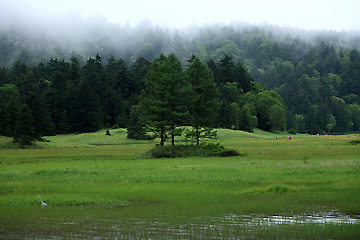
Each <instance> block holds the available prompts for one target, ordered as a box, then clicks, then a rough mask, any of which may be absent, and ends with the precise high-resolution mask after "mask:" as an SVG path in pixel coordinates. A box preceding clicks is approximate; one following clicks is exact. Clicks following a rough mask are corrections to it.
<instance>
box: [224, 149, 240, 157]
mask: <svg viewBox="0 0 360 240" xmlns="http://www.w3.org/2000/svg"><path fill="white" fill-rule="evenodd" d="M219 156H220V157H233V156H240V153H239V152H238V151H236V150H234V149H225V150H223V151H221V152H220V153H219Z"/></svg>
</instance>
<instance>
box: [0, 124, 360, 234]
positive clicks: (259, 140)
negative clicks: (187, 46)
mask: <svg viewBox="0 0 360 240" xmlns="http://www.w3.org/2000/svg"><path fill="white" fill-rule="evenodd" d="M111 134H112V135H111V136H106V135H105V131H101V132H97V133H91V134H80V135H63V136H54V137H48V138H47V139H48V140H50V142H42V143H37V145H36V146H34V147H33V148H35V149H25V150H24V149H22V150H15V149H3V150H0V162H1V163H0V189H1V190H0V191H1V194H0V206H1V210H0V234H1V235H3V236H5V237H6V236H8V237H9V238H11V236H20V237H26V236H30V237H31V236H33V237H36V236H39V237H40V238H41V237H44V238H48V237H49V236H76V234H77V236H79V238H91V237H92V235H89V232H92V233H93V234H95V235H94V236H93V237H95V236H110V237H111V236H117V235H118V234H120V233H122V234H123V235H124V238H125V236H128V238H131V237H129V236H138V237H141V236H143V237H144V238H150V237H152V238H159V236H162V233H161V232H160V233H159V232H156V233H153V234H154V235H151V234H150V235H148V234H149V231H148V229H162V228H164V226H165V229H166V228H167V229H170V228H171V226H172V229H174V230H173V231H175V232H176V231H177V230H179V229H181V227H182V228H185V229H182V230H183V231H185V232H186V230H188V232H189V234H190V235H191V236H194V237H196V236H200V237H202V238H204V239H207V238H209V236H212V237H214V236H215V235H216V234H223V235H224V236H226V235H228V236H233V237H234V236H247V238H250V239H251V238H256V237H262V238H263V237H265V236H269V239H271V238H274V239H278V238H287V237H289V236H296V238H299V239H301V238H307V239H309V236H311V235H312V233H316V234H313V235H312V236H313V239H319V238H332V239H341V238H344V236H345V238H347V239H356V236H359V231H360V230H359V229H360V227H359V224H343V225H334V224H325V225H324V224H307V225H301V224H300V225H299V224H297V225H295V226H294V225H288V224H282V225H279V226H277V227H276V228H272V227H269V228H266V227H264V225H261V224H259V225H258V226H257V227H255V230H254V227H253V226H251V227H249V226H248V227H246V226H243V227H240V228H239V226H238V225H237V227H236V226H231V225H229V226H223V227H221V228H220V227H218V228H214V229H211V228H209V227H208V228H207V229H208V231H206V230H204V226H205V227H206V226H208V225H209V226H210V225H211V224H212V225H214V226H216V223H215V222H216V221H219V222H221V221H223V220H220V219H221V218H223V217H225V216H227V215H236V216H243V215H254V214H255V215H263V216H267V215H269V216H272V215H281V216H292V215H304V214H312V213H319V212H337V213H341V214H346V215H359V214H360V188H359V186H360V148H359V145H351V144H350V143H349V140H348V139H347V136H308V135H294V136H292V140H287V135H286V134H278V135H274V134H270V133H265V132H262V131H255V133H253V134H250V133H244V132H241V131H231V130H218V135H219V139H217V140H212V141H208V142H213V143H217V142H219V143H221V145H224V146H225V147H226V148H230V149H235V150H237V151H239V152H246V153H247V154H246V156H238V157H227V158H220V157H211V158H206V157H188V158H172V159H151V158H143V156H144V154H145V153H146V152H147V151H149V150H150V149H151V148H153V146H154V145H155V144H156V143H157V142H156V141H140V142H138V141H132V140H128V139H126V133H125V131H123V130H112V131H111ZM275 137H278V140H276V139H275ZM7 141H8V139H5V138H2V139H0V145H1V146H3V148H7V147H8V146H9V145H8V144H7ZM177 144H184V143H182V142H181V141H180V140H179V141H178V142H177ZM39 195H41V196H42V198H43V200H44V201H45V202H46V203H47V204H48V205H49V207H47V208H43V207H41V205H40V200H39V197H38V196H39ZM214 219H218V220H214ZM214 221H215V222H214ZM159 222H160V223H163V225H161V226H158V225H155V227H154V223H159ZM196 223H198V225H199V228H196V227H194V226H197V225H196ZM93 226H97V228H96V227H95V228H93ZM109 226H113V228H112V230H109V228H108V227H109ZM176 226H178V227H176ZM137 227H139V229H137ZM95 229H97V230H95ZM101 229H102V230H101ZM106 229H107V230H106ZM141 229H143V230H144V231H142V230H141ZM291 229H297V230H296V231H298V232H297V234H295V235H293V234H294V231H292V230H291ZM320 230H321V231H320ZM214 232H215V233H214ZM344 233H345V234H346V235H344ZM64 234H65V235H64ZM66 234H70V235H66ZM86 234H88V235H86ZM109 234H110V235H109ZM137 234H138V235H137ZM141 234H143V235H141ZM163 234H164V236H165V233H163ZM207 234H209V236H208V235H207ZM318 234H320V235H318ZM321 234H322V235H321ZM86 236H87V237H86ZM341 236H342V237H341ZM169 238H173V237H169ZM184 238H187V237H186V236H185V237H184Z"/></svg>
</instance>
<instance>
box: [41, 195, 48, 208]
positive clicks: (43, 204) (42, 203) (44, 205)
mask: <svg viewBox="0 0 360 240" xmlns="http://www.w3.org/2000/svg"><path fill="white" fill-rule="evenodd" d="M39 198H40V201H41V206H43V207H47V204H46V203H44V202H43V200H42V199H41V196H39Z"/></svg>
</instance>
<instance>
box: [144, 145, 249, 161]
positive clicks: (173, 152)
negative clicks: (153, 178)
mask: <svg viewBox="0 0 360 240" xmlns="http://www.w3.org/2000/svg"><path fill="white" fill-rule="evenodd" d="M245 154H246V153H241V154H240V153H239V152H238V151H236V150H234V149H225V147H224V146H221V145H220V144H219V143H217V144H214V143H207V144H200V145H169V146H163V147H160V146H157V147H155V148H153V149H151V150H150V151H149V153H148V155H149V156H151V157H154V158H176V157H194V156H198V157H231V156H240V155H245Z"/></svg>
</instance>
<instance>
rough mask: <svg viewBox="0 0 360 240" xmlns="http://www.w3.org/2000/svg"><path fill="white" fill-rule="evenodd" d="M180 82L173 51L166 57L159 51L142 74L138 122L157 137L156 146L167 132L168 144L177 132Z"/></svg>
mask: <svg viewBox="0 0 360 240" xmlns="http://www.w3.org/2000/svg"><path fill="white" fill-rule="evenodd" d="M184 83H185V82H184V76H183V71H182V67H181V63H180V61H179V60H178V59H177V57H176V56H175V55H174V54H170V55H169V56H168V57H166V56H164V55H163V54H161V55H160V57H159V58H157V59H155V60H154V61H153V63H152V65H151V67H150V70H149V71H148V73H147V76H146V78H145V90H144V91H143V92H142V93H141V95H140V97H139V109H140V111H141V112H142V116H141V117H140V122H141V123H142V124H143V125H146V126H147V127H148V128H149V131H151V132H153V133H154V134H155V136H156V137H159V138H160V146H163V145H164V143H165V140H166V137H167V135H166V133H167V132H168V133H169V134H170V135H171V139H172V144H174V137H175V136H176V135H179V132H178V131H177V127H178V126H179V125H180V123H181V121H180V120H181V117H183V116H184V114H185V108H184V101H183V100H182V99H183V97H184V88H185V87H186V85H185V84H184Z"/></svg>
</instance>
